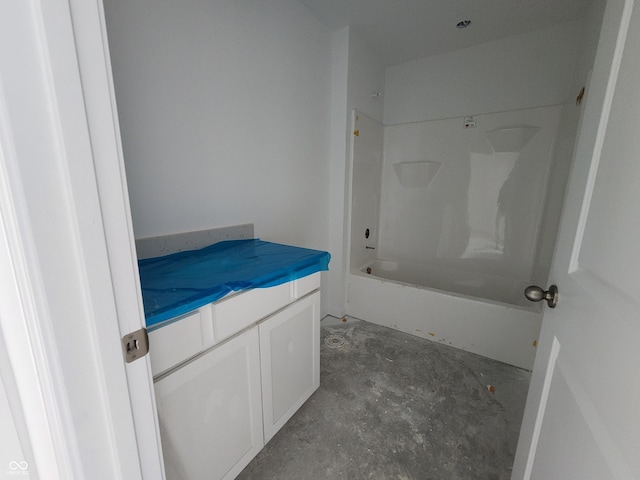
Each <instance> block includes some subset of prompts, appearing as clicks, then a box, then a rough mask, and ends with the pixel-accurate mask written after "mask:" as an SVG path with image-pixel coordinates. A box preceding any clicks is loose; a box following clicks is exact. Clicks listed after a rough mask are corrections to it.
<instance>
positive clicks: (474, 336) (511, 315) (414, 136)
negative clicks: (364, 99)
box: [347, 106, 577, 369]
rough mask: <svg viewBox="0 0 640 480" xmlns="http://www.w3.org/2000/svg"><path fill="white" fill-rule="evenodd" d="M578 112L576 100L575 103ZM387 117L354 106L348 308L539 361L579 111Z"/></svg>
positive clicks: (436, 336)
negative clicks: (545, 292)
mask: <svg viewBox="0 0 640 480" xmlns="http://www.w3.org/2000/svg"><path fill="white" fill-rule="evenodd" d="M573 110H575V109H573ZM573 110H571V109H570V107H569V106H547V107H539V108H530V109H523V110H515V111H507V112H499V113H490V114H480V115H475V116H474V119H473V121H474V122H475V126H472V127H468V126H467V124H468V123H469V122H467V121H466V120H465V118H463V117H461V118H449V119H443V120H433V121H425V122H416V123H408V124H401V125H392V126H384V127H383V126H382V125H381V124H380V123H378V122H377V121H375V120H373V119H371V118H369V117H367V116H365V115H363V114H361V113H358V112H353V115H352V126H353V131H357V132H358V135H357V136H356V135H354V136H353V142H352V155H351V160H352V161H351V164H352V175H351V179H352V184H351V200H352V201H351V215H350V218H351V233H350V234H351V242H350V243H351V251H350V273H349V275H348V303H347V311H348V313H349V314H350V315H352V316H354V317H357V318H362V319H366V320H369V321H372V322H375V323H379V324H382V325H386V326H389V327H392V328H396V329H398V330H402V331H405V332H407V333H411V334H414V335H418V336H421V337H424V338H427V339H431V340H435V341H440V342H443V343H446V344H448V345H453V346H455V347H458V348H462V349H465V350H469V351H472V352H475V353H479V354H481V355H484V356H487V357H490V358H494V359H496V360H500V361H504V362H506V363H510V364H513V365H516V366H520V367H523V368H528V369H529V368H532V365H533V359H534V356H535V345H536V340H537V338H538V333H539V329H540V323H541V310H540V305H538V304H532V303H530V302H528V301H527V300H526V298H525V297H524V295H523V291H524V288H525V287H526V286H527V285H530V284H534V283H535V284H540V285H545V284H546V281H547V276H548V273H549V268H550V263H551V252H552V251H553V247H554V244H555V237H556V231H557V225H558V219H559V209H560V207H559V205H561V204H562V199H563V195H564V187H565V183H566V177H567V168H566V166H562V165H560V164H561V163H565V164H566V162H558V161H557V158H558V157H563V158H566V157H567V156H568V157H569V158H570V155H571V148H572V145H573V138H574V130H573V126H575V125H576V124H577V118H572V116H574V117H575V115H576V114H575V113H574V111H573Z"/></svg>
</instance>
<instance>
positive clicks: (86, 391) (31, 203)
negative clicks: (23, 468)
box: [0, 0, 165, 479]
mask: <svg viewBox="0 0 640 480" xmlns="http://www.w3.org/2000/svg"><path fill="white" fill-rule="evenodd" d="M4 8H6V11H3V15H4V14H5V13H6V14H7V15H8V17H7V18H15V19H19V21H16V22H15V27H13V26H12V28H15V32H14V33H16V34H17V35H16V38H15V41H16V42H17V43H19V42H23V44H22V45H19V48H21V49H22V50H24V51H25V52H26V53H27V54H28V57H25V61H24V65H23V64H20V65H13V64H8V65H4V73H5V76H4V77H0V187H1V188H0V265H1V266H2V269H1V270H0V292H1V293H2V296H3V299H4V298H6V299H8V300H7V301H5V300H3V302H2V305H1V306H0V335H1V336H2V340H3V343H4V344H5V345H7V358H8V360H7V361H8V363H9V365H8V367H9V368H10V370H11V371H12V372H13V377H14V378H15V379H16V382H15V384H14V387H13V388H12V389H11V391H10V392H8V393H9V395H11V396H13V398H14V399H16V400H17V401H18V402H19V403H20V405H21V406H22V410H23V413H21V412H12V414H13V416H14V418H16V420H17V423H21V424H23V425H25V428H24V431H22V432H20V433H22V437H21V438H22V439H24V440H25V441H28V442H29V444H30V445H29V447H30V448H28V449H27V450H29V451H31V452H32V454H33V458H29V462H28V463H29V473H30V474H31V475H32V478H40V477H42V478H44V477H45V476H46V478H54V479H55V478H60V479H75V478H78V479H81V478H105V479H106V478H122V479H136V478H149V479H162V478H164V476H165V475H164V465H163V461H162V449H161V443H160V433H159V426H158V421H157V413H156V408H155V396H154V390H153V379H152V374H151V367H150V362H149V358H148V356H147V357H143V358H142V359H139V360H137V361H135V362H133V363H131V364H126V363H125V361H124V355H123V353H122V347H121V343H120V338H121V337H122V336H123V335H124V334H126V333H128V332H130V331H132V330H137V329H138V328H141V327H143V326H144V314H143V309H142V303H141V293H140V285H139V278H138V272H137V257H136V253H135V246H134V237H133V229H132V224H131V217H130V211H129V199H128V193H127V187H126V179H125V173H124V162H123V156H122V149H121V143H120V136H119V127H118V119H117V112H116V107H115V96H114V89H113V84H112V79H111V70H110V68H111V67H110V60H109V51H108V43H107V37H106V28H105V20H104V9H103V6H102V1H101V0H95V1H94V2H87V1H86V0H70V1H66V0H31V1H30V2H16V4H12V3H10V4H9V5H8V6H7V7H3V9H4ZM12 31H13V30H12ZM7 35H9V33H7ZM16 46H18V45H16ZM9 58H10V57H9ZM21 63H22V62H21ZM25 65H26V66H25ZM21 75H22V77H21ZM21 79H24V81H23V82H22V81H21ZM3 82H4V86H5V87H6V86H7V85H9V84H11V88H13V89H14V90H12V91H15V90H16V88H17V89H18V90H17V91H19V92H20V95H19V96H20V97H21V98H22V97H25V98H28V97H29V96H30V94H31V92H32V91H33V92H35V93H37V95H34V97H33V98H34V100H35V99H42V100H41V101H40V100H38V101H33V102H32V103H28V102H27V103H24V106H22V105H21V106H20V108H22V107H24V113H25V114H24V118H27V120H25V119H24V118H22V116H21V115H15V112H16V111H17V110H16V104H15V103H12V102H14V99H15V96H14V97H8V96H5V95H4V93H3V89H2V87H3ZM20 83H22V84H23V85H20V86H19V87H16V85H17V84H20ZM30 89H35V90H30ZM7 95H9V93H7ZM16 101H21V100H16ZM10 104H11V105H10ZM9 107H12V108H13V110H11V108H9ZM11 112H13V113H11ZM29 118H37V119H38V125H37V126H34V128H33V130H32V128H31V125H29V121H28V119H29ZM38 128H39V130H38ZM29 136H31V138H30V139H29ZM19 137H20V138H19ZM25 138H27V140H25ZM20 142H22V144H25V143H29V142H33V143H42V144H46V145H47V147H48V151H47V154H46V157H44V158H42V157H40V158H39V159H38V158H36V157H30V158H27V157H24V155H25V153H24V152H25V151H26V149H22V150H21V149H20V145H21V143H20ZM47 142H48V143H47ZM29 153H30V151H29V152H27V154H29ZM25 160H27V161H26V162H25ZM38 161H39V162H41V164H42V165H43V166H44V165H45V164H46V163H48V164H49V165H47V168H48V169H49V170H50V171H54V172H55V175H54V176H53V177H51V181H49V182H48V183H47V185H46V186H47V188H46V192H43V193H40V192H39V191H37V189H38V186H40V187H42V184H43V183H42V175H43V173H42V172H41V171H39V169H38V168H37V165H38V163H37V162H38ZM26 164H28V165H27V166H25V165H26ZM52 165H53V166H52ZM34 166H35V167H34ZM51 169H53V170H51ZM43 171H46V169H43ZM43 231H46V232H47V234H45V235H43V234H42V232H43ZM49 232H50V233H51V235H48V233H49ZM45 237H46V238H45ZM61 263H62V264H63V267H62V268H61V266H60V264H61ZM61 297H64V298H61ZM3 366H4V367H6V366H7V365H3ZM15 460H16V461H21V460H22V459H15Z"/></svg>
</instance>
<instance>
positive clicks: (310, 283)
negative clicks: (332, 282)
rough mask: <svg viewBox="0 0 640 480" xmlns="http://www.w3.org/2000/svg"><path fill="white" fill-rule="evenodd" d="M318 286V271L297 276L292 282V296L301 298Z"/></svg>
mask: <svg viewBox="0 0 640 480" xmlns="http://www.w3.org/2000/svg"><path fill="white" fill-rule="evenodd" d="M318 288H320V272H318V273H313V274H311V275H307V276H306V277H302V278H298V279H297V280H296V281H294V282H293V298H294V299H298V298H302V297H304V296H305V295H306V294H308V293H311V292H313V291H314V290H317V289H318Z"/></svg>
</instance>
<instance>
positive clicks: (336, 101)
mask: <svg viewBox="0 0 640 480" xmlns="http://www.w3.org/2000/svg"><path fill="white" fill-rule="evenodd" d="M331 66H332V73H331V75H332V108H331V175H330V176H331V178H330V186H329V188H330V192H331V195H330V198H329V203H328V205H329V211H330V225H329V235H330V252H331V255H332V260H331V269H330V272H329V285H328V311H329V313H330V314H332V315H335V316H342V315H344V314H346V301H347V298H346V279H347V271H348V257H349V255H348V254H349V234H350V228H351V227H350V225H351V218H350V215H349V203H350V198H351V169H350V164H349V161H350V160H349V158H350V151H351V148H352V144H351V137H352V136H353V132H352V131H351V120H350V117H351V111H352V110H354V109H356V110H359V111H361V112H363V113H366V114H367V115H369V116H371V117H373V118H374V119H376V120H378V121H380V122H381V121H382V113H383V106H384V104H383V101H382V99H383V97H376V98H371V93H373V92H380V93H383V92H384V72H385V70H384V66H383V64H382V62H381V61H380V60H379V59H378V58H377V57H376V56H375V55H374V54H373V53H372V52H371V51H370V50H369V48H368V47H367V46H366V44H365V43H364V42H363V41H362V39H360V38H359V37H358V35H357V34H356V33H355V32H354V31H353V30H352V29H350V28H349V27H345V28H343V29H340V30H337V31H336V32H334V33H333V37H332V64H331Z"/></svg>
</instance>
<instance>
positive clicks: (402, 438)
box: [238, 317, 530, 480]
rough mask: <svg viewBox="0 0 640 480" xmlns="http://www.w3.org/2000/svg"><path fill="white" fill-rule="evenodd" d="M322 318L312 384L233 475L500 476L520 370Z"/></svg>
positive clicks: (523, 390) (514, 422)
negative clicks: (287, 417) (315, 385)
mask: <svg viewBox="0 0 640 480" xmlns="http://www.w3.org/2000/svg"><path fill="white" fill-rule="evenodd" d="M329 318H330V317H328V319H325V320H323V321H322V335H321V341H322V347H321V354H320V355H321V358H320V369H321V374H320V388H319V389H318V390H317V391H316V392H315V393H314V394H313V395H312V397H311V398H310V399H309V400H308V401H307V402H306V403H305V404H304V405H303V406H302V408H301V409H300V410H299V411H298V412H297V413H296V414H295V415H294V416H293V418H292V419H291V420H290V421H289V422H288V423H287V424H286V425H285V426H284V427H283V428H282V430H280V432H278V434H277V435H276V436H275V437H274V438H273V439H271V441H270V442H269V443H268V444H267V445H266V447H265V448H264V449H263V450H262V451H261V452H260V454H259V455H258V456H257V457H256V458H255V459H254V460H253V461H252V462H251V463H250V464H249V465H248V466H247V467H246V468H245V469H244V470H243V471H242V473H241V474H240V475H239V477H238V478H239V479H261V480H268V479H274V480H275V479H277V480H287V479H296V480H306V479H311V480H315V479H365V478H369V479H385V480H386V479H421V480H423V479H434V480H436V479H437V480H440V479H469V480H471V479H473V480H479V479H482V480H490V479H500V480H502V479H509V478H510V476H511V466H512V463H513V456H514V453H515V448H516V444H517V440H518V432H519V430H520V422H521V418H522V412H523V410H524V403H525V399H526V395H527V389H528V386H529V379H530V374H529V372H526V371H524V370H521V369H518V368H516V367H512V366H509V365H505V364H503V363H500V362H496V361H494V360H489V359H487V358H484V357H480V356H478V355H474V354H471V353H467V352H463V351H461V350H457V349H454V348H451V347H448V346H446V345H441V344H438V343H435V342H431V341H429V340H424V339H421V338H417V337H414V336H411V335H407V334H404V333H401V332H397V331H395V330H391V329H388V328H385V327H380V326H377V325H374V324H371V323H367V322H362V321H359V320H355V319H348V321H347V322H346V323H342V322H340V321H338V320H337V319H333V320H330V319H329ZM329 335H332V337H330V338H329V340H330V341H331V340H334V341H333V342H329V343H330V344H331V345H332V346H333V347H335V346H337V344H338V343H339V337H342V338H344V340H345V341H346V343H345V344H344V346H342V347H341V348H331V347H330V346H327V342H325V340H326V339H327V336H329ZM333 335H337V336H339V337H333ZM487 385H492V386H494V388H495V392H493V393H491V392H490V391H489V389H488V388H487Z"/></svg>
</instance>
